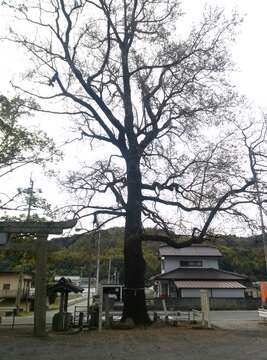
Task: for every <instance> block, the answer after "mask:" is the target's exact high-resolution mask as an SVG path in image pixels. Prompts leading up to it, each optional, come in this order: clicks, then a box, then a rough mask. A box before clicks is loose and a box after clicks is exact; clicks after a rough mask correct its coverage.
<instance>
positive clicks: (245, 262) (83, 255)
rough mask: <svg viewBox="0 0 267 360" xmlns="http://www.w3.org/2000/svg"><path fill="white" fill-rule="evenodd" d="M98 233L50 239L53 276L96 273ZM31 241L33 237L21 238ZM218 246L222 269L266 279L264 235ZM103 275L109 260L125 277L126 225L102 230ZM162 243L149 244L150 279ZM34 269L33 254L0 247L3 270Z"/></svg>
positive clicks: (221, 239)
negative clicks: (261, 237)
mask: <svg viewBox="0 0 267 360" xmlns="http://www.w3.org/2000/svg"><path fill="white" fill-rule="evenodd" d="M97 239H98V234H89V235H88V234H87V235H74V236H72V237H69V238H55V239H52V240H51V241H50V242H49V257H48V264H49V275H50V278H51V279H52V277H53V276H54V275H55V274H57V275H82V276H87V274H88V273H90V274H91V275H92V276H93V275H94V274H95V269H96V254H97ZM17 241H20V242H27V243H30V242H31V241H32V240H31V239H29V238H27V239H25V238H24V239H20V240H17ZM209 243H210V244H212V245H214V246H217V247H218V248H219V249H220V250H221V252H222V253H223V255H224V257H223V259H222V262H221V268H222V269H225V270H229V271H234V272H238V273H243V274H247V275H248V276H249V277H250V278H251V280H258V279H262V278H263V277H264V274H265V262H264V253H263V246H262V241H261V239H260V237H249V238H245V237H244V238H238V237H235V236H216V238H215V239H214V240H213V241H212V242H209ZM100 244H101V245H100V260H101V273H100V276H101V278H103V279H105V278H107V274H108V267H109V263H110V262H111V264H110V265H111V275H112V274H114V273H115V271H117V272H119V273H120V279H121V280H123V271H122V268H123V228H110V229H107V230H102V231H101V232H100ZM158 248H159V243H153V242H150V243H145V244H144V245H143V250H144V255H145V259H146V262H147V273H146V277H147V279H148V278H149V277H151V276H152V275H154V274H156V273H158V272H159V271H160V262H159V259H158ZM21 268H23V269H24V270H28V271H29V270H33V269H34V257H33V254H31V253H28V252H27V251H24V252H21V251H20V252H15V251H11V250H9V251H3V249H1V248H0V270H2V271H3V270H11V269H17V270H18V269H21Z"/></svg>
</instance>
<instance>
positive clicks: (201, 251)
mask: <svg viewBox="0 0 267 360" xmlns="http://www.w3.org/2000/svg"><path fill="white" fill-rule="evenodd" d="M159 254H160V256H204V257H205V256H206V257H222V253H221V252H220V251H219V250H218V249H217V248H215V247H213V246H209V245H192V246H188V247H184V248H181V249H176V248H173V247H171V246H161V247H160V248H159Z"/></svg>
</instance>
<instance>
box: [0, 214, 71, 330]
mask: <svg viewBox="0 0 267 360" xmlns="http://www.w3.org/2000/svg"><path fill="white" fill-rule="evenodd" d="M76 223H77V219H73V220H67V221H58V222H54V221H42V222H39V221H38V222H33V221H21V222H19V221H0V233H1V238H2V239H3V238H4V237H5V236H6V238H7V240H8V238H9V237H10V236H11V235H12V234H33V235H35V236H36V246H35V255H36V275H35V300H34V335H35V336H45V335H46V290H47V288H46V285H47V284H46V282H47V237H48V235H49V234H58V235H60V234H62V233H63V230H64V229H70V228H72V227H74V226H75V225H76ZM22 246H23V245H22ZM11 249H12V247H11Z"/></svg>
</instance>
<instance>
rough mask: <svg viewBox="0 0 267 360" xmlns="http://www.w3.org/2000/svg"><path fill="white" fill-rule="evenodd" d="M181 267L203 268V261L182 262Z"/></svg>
mask: <svg viewBox="0 0 267 360" xmlns="http://www.w3.org/2000/svg"><path fill="white" fill-rule="evenodd" d="M180 266H181V267H202V266H203V261H202V260H181V261H180Z"/></svg>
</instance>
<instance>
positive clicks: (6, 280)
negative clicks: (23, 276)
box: [0, 273, 19, 290]
mask: <svg viewBox="0 0 267 360" xmlns="http://www.w3.org/2000/svg"><path fill="white" fill-rule="evenodd" d="M18 282H19V275H18V274H12V273H7V274H0V290H3V287H4V285H6V284H9V285H10V290H17V289H18Z"/></svg>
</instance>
